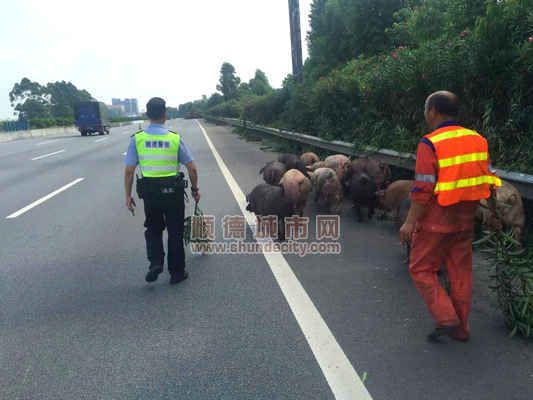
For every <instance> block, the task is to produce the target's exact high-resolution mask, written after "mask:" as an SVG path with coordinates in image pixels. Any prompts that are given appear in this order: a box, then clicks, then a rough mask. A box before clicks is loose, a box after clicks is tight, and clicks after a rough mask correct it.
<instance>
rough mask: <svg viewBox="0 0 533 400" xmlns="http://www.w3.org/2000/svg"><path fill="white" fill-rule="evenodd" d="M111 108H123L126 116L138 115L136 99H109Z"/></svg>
mask: <svg viewBox="0 0 533 400" xmlns="http://www.w3.org/2000/svg"><path fill="white" fill-rule="evenodd" d="M111 105H112V106H122V107H124V113H125V114H126V115H127V116H135V115H139V107H138V105H137V99H124V100H120V99H111Z"/></svg>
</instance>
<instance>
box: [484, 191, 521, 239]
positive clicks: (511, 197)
mask: <svg viewBox="0 0 533 400" xmlns="http://www.w3.org/2000/svg"><path fill="white" fill-rule="evenodd" d="M496 202H497V205H496V207H497V209H498V210H499V213H500V215H501V216H502V221H501V222H502V225H503V226H504V227H508V228H511V231H512V235H513V238H514V239H515V240H516V241H518V242H521V240H522V234H523V232H524V226H525V223H526V218H525V214H524V203H523V202H522V197H521V196H520V192H519V191H518V189H517V188H516V187H514V186H513V185H512V184H510V183H509V182H506V181H502V186H501V187H499V188H496ZM491 214H492V213H491V211H490V210H489V209H488V202H487V200H481V201H480V205H479V206H478V208H477V210H476V221H477V222H478V223H480V224H481V225H483V226H487V225H489V224H490V220H491V218H490V217H491Z"/></svg>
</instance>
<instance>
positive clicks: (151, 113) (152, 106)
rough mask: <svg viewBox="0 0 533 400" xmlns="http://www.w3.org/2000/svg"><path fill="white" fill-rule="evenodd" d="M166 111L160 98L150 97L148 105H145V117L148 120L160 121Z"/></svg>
mask: <svg viewBox="0 0 533 400" xmlns="http://www.w3.org/2000/svg"><path fill="white" fill-rule="evenodd" d="M166 110H167V105H166V103H165V100H163V99H162V98H161V97H152V98H151V99H150V101H148V103H146V115H148V118H150V119H161V118H163V115H164V114H165V111H166Z"/></svg>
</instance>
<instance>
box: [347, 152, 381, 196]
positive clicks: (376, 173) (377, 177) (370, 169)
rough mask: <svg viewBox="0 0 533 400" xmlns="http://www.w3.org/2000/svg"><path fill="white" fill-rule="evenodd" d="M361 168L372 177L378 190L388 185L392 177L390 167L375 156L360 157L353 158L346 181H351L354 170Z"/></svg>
mask: <svg viewBox="0 0 533 400" xmlns="http://www.w3.org/2000/svg"><path fill="white" fill-rule="evenodd" d="M361 169H362V170H364V172H365V173H366V174H367V175H368V176H369V177H370V178H372V180H373V181H374V182H375V184H376V186H377V188H378V190H379V189H385V188H386V187H387V185H388V183H389V181H390V177H391V170H390V167H389V166H388V165H387V164H384V163H382V162H380V161H378V160H376V159H375V158H358V159H356V160H353V161H352V162H351V164H350V166H349V167H348V170H347V173H346V177H345V182H350V180H351V176H352V174H353V172H354V171H359V170H361Z"/></svg>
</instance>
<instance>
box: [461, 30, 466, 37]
mask: <svg viewBox="0 0 533 400" xmlns="http://www.w3.org/2000/svg"><path fill="white" fill-rule="evenodd" d="M459 35H460V36H461V37H465V36H466V29H465V30H464V31H462V32H461V33H460V34H459Z"/></svg>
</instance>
